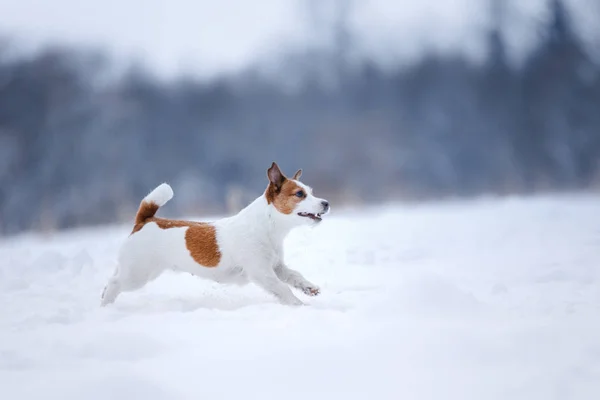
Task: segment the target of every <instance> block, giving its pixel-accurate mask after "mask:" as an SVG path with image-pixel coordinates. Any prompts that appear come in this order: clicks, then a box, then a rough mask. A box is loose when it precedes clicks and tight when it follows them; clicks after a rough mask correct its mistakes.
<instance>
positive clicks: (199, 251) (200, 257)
mask: <svg viewBox="0 0 600 400" xmlns="http://www.w3.org/2000/svg"><path fill="white" fill-rule="evenodd" d="M185 244H186V246H187V248H188V250H189V251H190V255H191V256H192V258H193V259H194V260H195V261H196V262H197V263H198V264H200V265H203V266H205V267H216V266H217V265H219V261H221V252H220V251H219V244H218V243H217V230H216V229H215V227H214V226H213V225H210V224H206V223H205V224H194V225H191V226H190V227H189V228H188V230H187V231H186V232H185Z"/></svg>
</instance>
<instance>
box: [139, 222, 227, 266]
mask: <svg viewBox="0 0 600 400" xmlns="http://www.w3.org/2000/svg"><path fill="white" fill-rule="evenodd" d="M151 222H154V223H156V225H157V226H158V227H159V228H160V229H171V228H183V227H188V230H187V231H186V232H185V246H186V247H187V249H188V250H189V252H190V255H191V256H192V258H193V259H194V261H196V262H197V263H198V264H200V265H202V266H204V267H216V266H217V265H219V261H221V252H220V251H219V244H218V243H217V230H216V228H215V227H214V225H212V224H209V223H208V222H196V221H182V220H176V219H166V218H156V217H151V218H146V219H145V220H144V221H142V222H141V223H136V224H135V226H134V227H133V231H132V232H131V235H133V234H134V233H136V232H138V231H140V230H142V228H143V227H144V225H146V224H149V223H151Z"/></svg>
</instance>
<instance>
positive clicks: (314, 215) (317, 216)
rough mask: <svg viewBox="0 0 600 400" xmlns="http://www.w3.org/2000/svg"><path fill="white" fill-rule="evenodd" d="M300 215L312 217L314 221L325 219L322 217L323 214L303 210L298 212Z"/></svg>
mask: <svg viewBox="0 0 600 400" xmlns="http://www.w3.org/2000/svg"><path fill="white" fill-rule="evenodd" d="M298 215H299V216H301V217H306V218H310V219H312V220H313V221H321V219H323V218H322V217H321V214H313V213H307V212H301V213H298Z"/></svg>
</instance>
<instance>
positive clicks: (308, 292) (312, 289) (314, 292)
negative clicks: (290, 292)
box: [302, 286, 321, 296]
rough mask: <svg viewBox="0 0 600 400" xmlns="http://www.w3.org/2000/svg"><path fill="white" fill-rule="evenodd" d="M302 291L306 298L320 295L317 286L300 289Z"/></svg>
mask: <svg viewBox="0 0 600 400" xmlns="http://www.w3.org/2000/svg"><path fill="white" fill-rule="evenodd" d="M302 291H303V292H304V294H305V295H307V296H318V295H319V294H321V289H319V287H318V286H305V287H303V288H302Z"/></svg>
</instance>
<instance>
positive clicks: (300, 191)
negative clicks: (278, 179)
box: [296, 190, 304, 197]
mask: <svg viewBox="0 0 600 400" xmlns="http://www.w3.org/2000/svg"><path fill="white" fill-rule="evenodd" d="M296 197H304V192H303V191H302V190H299V191H297V192H296Z"/></svg>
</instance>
